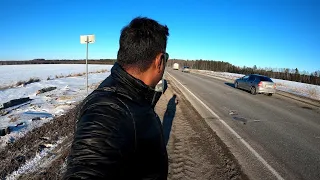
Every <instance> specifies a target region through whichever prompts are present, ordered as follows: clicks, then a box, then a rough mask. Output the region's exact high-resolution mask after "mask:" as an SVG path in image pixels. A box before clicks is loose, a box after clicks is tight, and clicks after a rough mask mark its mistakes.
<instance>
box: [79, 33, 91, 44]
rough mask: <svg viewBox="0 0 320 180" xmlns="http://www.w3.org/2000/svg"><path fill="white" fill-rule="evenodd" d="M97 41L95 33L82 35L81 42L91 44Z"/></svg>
mask: <svg viewBox="0 0 320 180" xmlns="http://www.w3.org/2000/svg"><path fill="white" fill-rule="evenodd" d="M94 42H95V36H94V35H82V36H80V43H81V44H87V43H89V44H91V43H94Z"/></svg>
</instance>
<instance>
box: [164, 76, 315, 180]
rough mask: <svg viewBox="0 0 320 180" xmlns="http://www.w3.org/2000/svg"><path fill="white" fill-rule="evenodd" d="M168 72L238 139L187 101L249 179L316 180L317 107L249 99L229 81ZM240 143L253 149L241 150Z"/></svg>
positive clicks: (275, 99)
mask: <svg viewBox="0 0 320 180" xmlns="http://www.w3.org/2000/svg"><path fill="white" fill-rule="evenodd" d="M168 73H169V74H171V75H172V76H173V77H174V78H175V79H176V80H178V81H179V82H180V83H181V84H182V85H183V86H185V87H186V88H188V89H189V90H190V91H191V92H192V93H193V94H194V95H196V96H197V97H198V98H199V99H200V100H201V101H202V102H203V103H205V104H206V105H207V106H208V107H209V108H210V109H211V110H212V111H213V112H215V113H216V114H217V115H218V116H219V117H220V119H222V120H223V121H224V122H225V123H226V124H227V125H229V126H230V127H231V128H232V129H233V130H234V131H235V132H236V133H237V134H238V135H239V136H241V138H239V137H238V138H237V137H235V136H234V134H232V133H230V129H227V128H226V127H225V126H223V125H222V124H221V120H218V119H217V118H216V117H214V116H213V115H212V113H211V114H210V113H208V111H206V110H205V108H204V107H201V106H202V105H201V104H199V103H198V104H197V102H196V100H194V101H193V102H191V103H192V104H194V105H195V106H197V107H196V109H198V111H200V114H201V115H202V116H203V117H204V118H205V119H206V120H207V123H209V125H210V126H211V127H212V129H213V130H215V131H216V132H217V134H218V135H219V136H221V138H222V140H223V141H224V142H225V143H226V144H227V146H228V147H229V148H230V149H231V152H233V154H234V155H235V156H236V157H237V159H238V160H239V162H240V164H241V165H242V166H243V169H244V171H245V172H246V173H247V174H248V176H249V177H251V178H252V179H281V178H283V179H320V110H319V107H315V106H311V105H308V104H304V103H302V102H298V101H294V100H290V99H288V98H285V97H282V96H280V95H276V94H275V95H274V96H272V97H269V96H266V95H262V94H259V95H251V94H250V93H248V92H246V91H243V90H239V89H235V88H234V87H233V84H231V83H228V82H227V81H222V80H218V79H215V78H212V77H207V76H204V75H198V74H193V73H183V72H181V71H176V70H168ZM177 84H178V83H177ZM179 86H180V87H179V88H182V89H183V87H182V86H181V85H179ZM240 139H241V141H245V142H246V143H248V144H249V145H250V147H252V149H253V150H249V149H248V148H247V147H245V146H243V144H244V143H243V142H240ZM253 151H254V152H256V154H254V153H253ZM257 156H260V157H261V158H260V159H259V158H257ZM261 159H263V160H265V163H262V161H263V160H262V161H261ZM273 170H274V171H273ZM275 174H278V175H280V176H276V175H275Z"/></svg>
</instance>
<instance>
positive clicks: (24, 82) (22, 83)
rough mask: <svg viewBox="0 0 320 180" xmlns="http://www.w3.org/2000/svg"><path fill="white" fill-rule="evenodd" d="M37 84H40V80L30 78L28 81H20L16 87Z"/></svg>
mask: <svg viewBox="0 0 320 180" xmlns="http://www.w3.org/2000/svg"><path fill="white" fill-rule="evenodd" d="M35 82H40V79H39V78H30V79H29V80H28V81H18V82H17V83H16V86H20V85H27V84H31V83H35Z"/></svg>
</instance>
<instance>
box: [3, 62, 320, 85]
mask: <svg viewBox="0 0 320 180" xmlns="http://www.w3.org/2000/svg"><path fill="white" fill-rule="evenodd" d="M115 62H116V60H115V59H92V60H91V59H90V60H89V61H88V63H89V64H111V65H113V64H114V63H115ZM175 62H177V63H179V64H180V66H189V67H190V68H192V69H201V70H211V71H220V72H230V73H239V74H261V75H265V76H268V77H271V78H277V79H284V80H289V81H296V82H302V83H308V84H315V85H320V71H316V72H311V73H307V72H305V71H303V72H300V71H299V70H298V68H296V69H288V68H257V66H253V67H246V66H244V67H239V66H234V65H232V64H230V63H228V62H223V61H211V60H180V59H171V60H169V61H168V66H171V67H172V65H173V63H175ZM85 63H86V60H83V59H80V60H64V59H63V60H45V59H33V60H29V61H0V65H19V64H21V65H22V64H85Z"/></svg>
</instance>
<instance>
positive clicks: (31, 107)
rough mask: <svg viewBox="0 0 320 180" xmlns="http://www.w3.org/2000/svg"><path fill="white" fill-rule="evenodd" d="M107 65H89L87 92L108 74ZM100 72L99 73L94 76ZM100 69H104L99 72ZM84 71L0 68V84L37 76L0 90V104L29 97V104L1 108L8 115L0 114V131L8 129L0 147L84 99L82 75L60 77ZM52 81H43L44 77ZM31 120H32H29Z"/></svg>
mask: <svg viewBox="0 0 320 180" xmlns="http://www.w3.org/2000/svg"><path fill="white" fill-rule="evenodd" d="M111 67H112V66H111V65H89V72H92V73H90V74H89V93H90V91H92V90H93V89H94V87H95V86H97V85H98V84H99V83H101V81H103V80H104V79H105V78H106V77H108V76H109V75H110V69H111ZM98 70H100V73H95V72H97V71H98ZM101 70H107V71H104V72H102V73H101ZM83 72H85V65H78V64H72V65H66V64H52V65H51V64H49V65H18V66H11V65H10V66H0V75H1V77H2V78H1V79H0V84H1V85H2V84H12V83H16V82H17V81H20V80H28V79H30V78H32V77H37V78H39V79H40V80H41V81H40V82H35V83H31V84H28V85H26V86H19V87H14V88H9V89H4V90H0V104H3V103H5V102H8V101H10V100H12V99H19V98H25V97H29V98H30V99H32V101H30V102H27V103H24V104H21V105H18V106H14V107H11V108H7V109H5V110H6V111H7V112H8V114H6V115H0V130H1V129H2V128H6V127H9V129H10V131H11V132H10V134H7V135H5V136H2V137H0V148H2V147H3V146H4V145H5V144H6V143H7V142H13V141H14V140H16V139H17V138H20V137H22V136H24V135H25V134H26V133H27V132H28V131H30V130H32V129H34V128H35V127H39V126H41V125H42V124H44V123H45V122H48V121H50V120H51V119H53V117H56V116H60V115H62V114H64V113H65V112H66V111H68V110H69V109H70V108H72V107H74V106H75V104H76V102H79V101H81V100H82V99H83V98H85V96H86V95H87V94H86V89H85V83H86V79H85V77H86V76H75V77H60V78H55V76H56V75H58V76H60V75H64V76H66V75H69V74H76V73H83ZM49 76H50V77H51V78H53V79H52V80H47V78H48V77H49ZM47 87H56V89H55V90H53V91H50V92H45V93H43V94H37V93H36V92H37V91H38V90H40V89H42V88H47ZM32 119H33V120H32Z"/></svg>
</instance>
